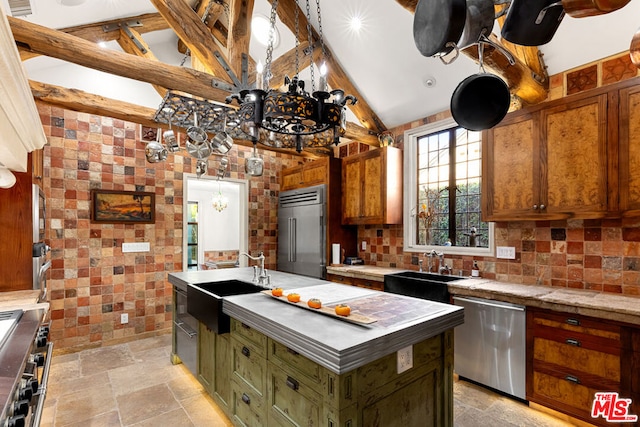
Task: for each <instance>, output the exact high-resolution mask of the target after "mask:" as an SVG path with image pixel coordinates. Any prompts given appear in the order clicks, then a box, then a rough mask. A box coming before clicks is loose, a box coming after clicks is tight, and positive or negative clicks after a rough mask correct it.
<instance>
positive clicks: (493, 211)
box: [482, 114, 540, 219]
mask: <svg viewBox="0 0 640 427" xmlns="http://www.w3.org/2000/svg"><path fill="white" fill-rule="evenodd" d="M539 127H540V126H539V119H538V116H535V117H533V116H532V115H531V114H526V115H519V116H515V117H513V116H512V117H510V118H509V120H505V121H503V122H502V123H500V124H499V125H498V126H496V127H495V128H493V129H492V131H491V132H489V133H488V138H485V140H486V142H487V143H486V144H485V148H483V158H484V162H483V168H484V170H483V172H482V176H483V185H484V187H485V188H483V190H482V196H483V197H482V199H483V201H484V203H485V206H483V208H482V212H483V213H484V214H485V215H486V216H487V217H488V218H490V219H495V218H503V217H512V216H518V217H524V216H527V215H530V214H531V213H532V207H533V205H535V204H536V203H537V202H538V200H539V199H540V194H539V193H540V191H539V188H540V183H539V174H538V169H539V167H540V158H539V152H540V150H539V137H538V134H539V131H540V130H539Z"/></svg>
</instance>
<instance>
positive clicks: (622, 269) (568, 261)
mask: <svg viewBox="0 0 640 427" xmlns="http://www.w3.org/2000/svg"><path fill="white" fill-rule="evenodd" d="M608 221H609V222H608ZM635 222H637V220H635V219H625V220H620V221H619V222H618V223H619V224H620V227H609V226H607V227H603V224H605V225H609V224H610V220H602V221H599V220H597V221H588V222H585V221H582V220H568V221H554V222H553V228H551V223H549V222H547V221H538V222H499V223H496V229H495V235H496V242H495V243H496V246H514V247H516V259H514V260H506V259H498V258H494V257H479V256H467V255H445V258H448V259H452V260H453V270H454V271H455V272H457V271H460V270H462V273H463V274H464V275H466V276H469V275H471V267H472V265H473V262H474V261H475V262H477V263H478V265H479V267H480V271H481V276H482V277H486V278H488V279H493V280H498V281H502V282H509V283H521V284H530V285H542V286H554V287H565V288H574V289H586V290H596V291H604V292H610V293H617V294H620V293H623V294H627V295H640V273H639V271H640V243H639V242H638V241H637V240H636V239H637V238H638V235H640V234H636V233H635V232H632V231H631V230H635V231H637V229H635V228H630V227H627V225H629V224H635ZM585 223H588V225H589V226H588V227H587V228H585ZM625 230H627V231H626V232H625ZM532 236H535V238H536V240H530V239H531V237H532ZM603 236H605V237H606V238H607V241H608V243H611V244H612V245H613V246H611V247H612V248H615V250H614V251H611V253H609V252H608V250H607V248H608V247H607V246H605V245H604V243H605V242H603V241H602V238H603ZM516 237H519V239H518V240H516ZM627 237H628V238H630V240H627ZM358 241H359V242H360V241H366V242H367V250H365V251H363V250H361V247H360V245H358V254H357V255H358V256H359V257H361V258H362V259H363V260H364V262H365V264H369V265H377V266H380V267H397V268H402V269H408V270H417V269H418V260H419V259H422V258H423V254H422V253H414V252H406V253H405V252H403V227H402V226H401V225H397V226H396V225H392V226H389V225H385V226H371V225H367V226H359V227H358ZM585 241H586V242H585ZM444 251H445V252H446V248H444ZM425 263H426V261H425Z"/></svg>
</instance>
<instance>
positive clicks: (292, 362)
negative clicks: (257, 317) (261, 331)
mask: <svg viewBox="0 0 640 427" xmlns="http://www.w3.org/2000/svg"><path fill="white" fill-rule="evenodd" d="M268 358H269V361H271V362H273V363H275V364H277V365H278V366H280V367H281V368H282V369H284V370H286V371H287V372H296V373H299V374H300V375H298V376H299V377H303V376H304V377H307V378H308V379H309V380H310V384H311V385H312V387H314V388H315V389H316V390H317V391H321V390H322V384H321V378H322V373H323V368H322V367H321V366H320V365H318V364H317V363H315V362H313V361H311V360H309V359H307V358H306V357H304V356H302V355H301V354H299V353H298V352H297V351H295V350H293V349H291V348H289V347H287V346H285V345H282V344H280V343H279V342H276V341H273V340H271V339H269V355H268Z"/></svg>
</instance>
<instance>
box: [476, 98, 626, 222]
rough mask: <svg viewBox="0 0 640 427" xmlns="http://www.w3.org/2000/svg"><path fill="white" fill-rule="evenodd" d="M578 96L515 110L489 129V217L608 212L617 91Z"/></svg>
mask: <svg viewBox="0 0 640 427" xmlns="http://www.w3.org/2000/svg"><path fill="white" fill-rule="evenodd" d="M572 99H573V100H571V101H568V102H555V103H549V105H548V106H546V108H538V109H536V110H533V111H531V110H525V111H520V112H517V113H514V114H513V115H510V116H508V117H507V118H506V119H505V120H504V121H503V122H502V123H500V124H499V125H498V126H496V127H494V128H493V129H490V130H489V131H487V132H486V133H485V137H484V138H483V141H484V147H483V153H484V155H483V157H484V160H485V161H484V162H483V178H484V179H483V214H484V219H485V220H488V221H496V220H511V219H513V220H537V219H566V218H603V217H605V216H607V215H608V213H609V206H608V204H609V198H608V188H609V186H608V184H609V183H610V179H609V177H608V173H609V157H608V143H609V126H610V125H611V124H610V123H609V114H610V113H609V110H608V105H609V104H610V102H609V97H608V95H607V93H600V94H597V95H594V96H590V97H586V96H583V97H580V98H579V99H575V98H572ZM616 184H617V183H613V185H614V186H615V185H616Z"/></svg>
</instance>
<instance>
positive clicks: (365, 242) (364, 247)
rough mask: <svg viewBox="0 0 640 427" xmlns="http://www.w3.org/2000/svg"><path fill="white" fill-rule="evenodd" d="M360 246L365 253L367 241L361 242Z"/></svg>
mask: <svg viewBox="0 0 640 427" xmlns="http://www.w3.org/2000/svg"><path fill="white" fill-rule="evenodd" d="M361 246H362V250H363V251H366V250H367V241H366V240H363V241H362V244H361Z"/></svg>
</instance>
